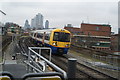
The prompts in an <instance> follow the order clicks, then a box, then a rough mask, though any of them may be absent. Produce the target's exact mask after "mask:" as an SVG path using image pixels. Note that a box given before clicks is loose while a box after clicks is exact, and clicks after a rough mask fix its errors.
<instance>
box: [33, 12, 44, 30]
mask: <svg viewBox="0 0 120 80" xmlns="http://www.w3.org/2000/svg"><path fill="white" fill-rule="evenodd" d="M31 26H32V28H36V29H43V28H44V27H43V15H42V14H41V13H38V14H37V15H36V16H35V17H34V18H33V19H32V20H31Z"/></svg>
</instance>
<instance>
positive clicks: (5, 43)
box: [2, 36, 12, 52]
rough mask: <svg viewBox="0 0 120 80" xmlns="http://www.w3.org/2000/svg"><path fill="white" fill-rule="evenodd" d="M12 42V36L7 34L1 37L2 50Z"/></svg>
mask: <svg viewBox="0 0 120 80" xmlns="http://www.w3.org/2000/svg"><path fill="white" fill-rule="evenodd" d="M11 42H12V37H11V36H7V37H5V38H3V39H2V52H4V50H5V49H6V47H7V46H8V45H9V44H10V43H11Z"/></svg>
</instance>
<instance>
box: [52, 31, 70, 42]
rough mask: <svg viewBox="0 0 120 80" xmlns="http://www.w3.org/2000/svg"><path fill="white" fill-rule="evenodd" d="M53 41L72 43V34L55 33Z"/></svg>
mask: <svg viewBox="0 0 120 80" xmlns="http://www.w3.org/2000/svg"><path fill="white" fill-rule="evenodd" d="M53 41H60V42H70V34H69V33H65V32H54V37H53Z"/></svg>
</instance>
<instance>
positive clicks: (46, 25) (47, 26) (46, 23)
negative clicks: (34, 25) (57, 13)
mask: <svg viewBox="0 0 120 80" xmlns="http://www.w3.org/2000/svg"><path fill="white" fill-rule="evenodd" d="M48 28H49V21H48V20H46V21H45V29H48Z"/></svg>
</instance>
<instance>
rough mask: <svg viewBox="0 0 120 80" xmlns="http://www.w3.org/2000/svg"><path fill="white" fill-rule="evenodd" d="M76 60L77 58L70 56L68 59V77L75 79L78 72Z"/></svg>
mask: <svg viewBox="0 0 120 80" xmlns="http://www.w3.org/2000/svg"><path fill="white" fill-rule="evenodd" d="M76 62H77V59H75V58H69V59H68V74H67V75H68V79H74V78H75V76H76V75H75V74H76Z"/></svg>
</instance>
